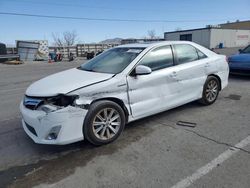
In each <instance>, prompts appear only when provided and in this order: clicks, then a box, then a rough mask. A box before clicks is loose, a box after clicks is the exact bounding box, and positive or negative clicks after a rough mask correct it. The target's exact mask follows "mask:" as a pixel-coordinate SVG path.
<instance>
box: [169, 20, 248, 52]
mask: <svg viewBox="0 0 250 188" xmlns="http://www.w3.org/2000/svg"><path fill="white" fill-rule="evenodd" d="M243 24H244V25H243ZM230 27H231V28H230ZM164 38H165V40H187V41H193V42H196V43H198V44H200V45H202V46H205V47H207V48H219V47H243V46H247V45H248V44H250V22H249V21H245V22H234V23H229V24H221V25H217V26H208V27H206V28H199V29H191V30H181V31H174V32H165V33H164Z"/></svg>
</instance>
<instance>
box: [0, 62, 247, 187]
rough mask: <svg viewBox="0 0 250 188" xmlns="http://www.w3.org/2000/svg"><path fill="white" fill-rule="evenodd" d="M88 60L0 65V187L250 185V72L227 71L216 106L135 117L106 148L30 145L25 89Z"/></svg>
mask: <svg viewBox="0 0 250 188" xmlns="http://www.w3.org/2000/svg"><path fill="white" fill-rule="evenodd" d="M83 62H84V60H79V61H74V62H60V63H52V64H48V63H45V62H34V63H28V64H23V65H3V64H0V106H1V107H0V187H25V188H27V187H34V186H35V187H65V188H66V187H174V188H181V187H197V188H200V187H226V188H235V187H240V188H249V187H250V84H249V83H250V78H249V77H239V76H233V77H230V80H229V85H228V87H227V88H226V89H225V90H223V91H222V92H221V93H220V95H219V97H218V100H217V101H216V102H215V103H214V104H213V105H211V106H201V105H200V104H198V103H197V102H192V103H189V104H186V105H184V106H181V107H178V108H175V109H172V110H169V111H166V112H163V113H160V114H157V115H154V116H151V117H148V118H144V119H142V120H139V121H136V122H133V123H130V124H128V125H127V126H126V128H125V130H124V132H123V134H122V135H121V137H120V138H119V139H118V140H117V141H115V142H114V143H111V144H109V145H106V146H101V147H94V146H92V145H91V144H89V143H88V142H86V141H82V142H78V143H74V144H70V145H66V146H49V145H38V144H35V143H33V141H32V140H31V139H30V138H29V137H28V136H27V135H26V134H25V133H24V131H23V129H22V127H21V121H20V113H19V103H20V101H21V99H22V98H23V95H24V92H25V89H26V88H27V87H28V85H29V84H31V83H32V82H34V81H36V80H38V79H40V78H42V77H44V76H47V75H50V74H52V73H56V72H59V71H62V70H66V69H69V68H73V67H77V66H79V65H80V64H81V63H83ZM178 121H186V122H191V123H194V124H193V125H195V126H193V127H188V126H181V125H177V123H178Z"/></svg>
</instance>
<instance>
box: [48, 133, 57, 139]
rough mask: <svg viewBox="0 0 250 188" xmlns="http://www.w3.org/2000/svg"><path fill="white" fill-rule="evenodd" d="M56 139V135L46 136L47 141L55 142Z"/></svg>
mask: <svg viewBox="0 0 250 188" xmlns="http://www.w3.org/2000/svg"><path fill="white" fill-rule="evenodd" d="M56 138H57V135H56V134H55V133H50V134H49V135H48V136H47V140H55V139H56Z"/></svg>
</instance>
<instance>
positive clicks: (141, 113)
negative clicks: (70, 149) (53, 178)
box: [20, 41, 229, 145]
mask: <svg viewBox="0 0 250 188" xmlns="http://www.w3.org/2000/svg"><path fill="white" fill-rule="evenodd" d="M228 74H229V68H228V63H227V61H226V57H225V56H224V55H218V54H216V53H214V52H212V51H210V50H208V49H206V48H204V47H202V46H200V45H198V44H195V43H192V42H185V41H173V42H171V41H166V42H160V43H151V44H128V45H122V46H118V47H115V48H112V49H110V50H107V51H105V52H103V53H101V54H100V55H98V56H96V57H95V58H93V59H92V60H90V61H88V62H87V63H84V64H82V65H81V66H80V67H78V68H73V69H70V70H66V71H63V72H60V73H57V74H54V75H51V76H48V77H46V78H43V79H41V80H39V81H37V82H35V83H33V84H32V85H31V86H29V88H28V89H27V90H26V92H25V96H24V99H23V101H22V102H21V104H20V110H21V114H22V125H23V128H24V130H25V132H26V133H27V134H28V135H29V136H30V137H31V138H32V139H33V140H34V141H35V142H36V143H40V144H68V143H72V142H76V141H80V140H83V139H87V140H88V141H90V142H91V143H93V144H95V145H102V144H108V143H110V142H112V141H114V140H115V139H117V138H118V137H119V136H120V134H121V133H122V131H123V128H124V126H125V124H126V123H129V122H132V121H135V120H138V119H140V118H143V117H147V116H150V115H153V114H156V113H159V112H163V111H165V110H168V109H171V108H175V107H177V106H180V105H183V104H185V103H189V102H191V101H195V100H199V101H200V102H201V103H202V104H204V105H210V104H213V103H214V102H215V101H216V99H217V96H218V94H219V92H220V91H221V90H222V89H223V88H225V87H226V86H227V84H228Z"/></svg>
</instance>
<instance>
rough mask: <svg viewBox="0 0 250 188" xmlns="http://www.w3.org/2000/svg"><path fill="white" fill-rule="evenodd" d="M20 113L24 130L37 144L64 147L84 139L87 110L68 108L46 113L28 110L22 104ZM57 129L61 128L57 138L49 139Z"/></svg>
mask: <svg viewBox="0 0 250 188" xmlns="http://www.w3.org/2000/svg"><path fill="white" fill-rule="evenodd" d="M20 111H21V114H22V126H23V129H24V130H25V132H26V133H27V135H28V136H29V137H30V138H31V139H32V140H33V141H34V142H35V143H39V144H55V145H64V144H69V143H73V142H77V141H80V140H83V139H84V136H83V129H82V127H83V123H84V118H85V116H86V114H87V110H84V109H81V108H77V107H72V106H68V107H65V108H62V109H59V110H56V111H53V112H49V113H45V112H44V111H42V110H30V109H27V108H26V107H25V106H24V105H23V102H21V104H20ZM55 127H60V128H59V132H58V134H57V137H56V138H55V139H48V135H49V134H50V133H51V131H52V130H53V128H55Z"/></svg>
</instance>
